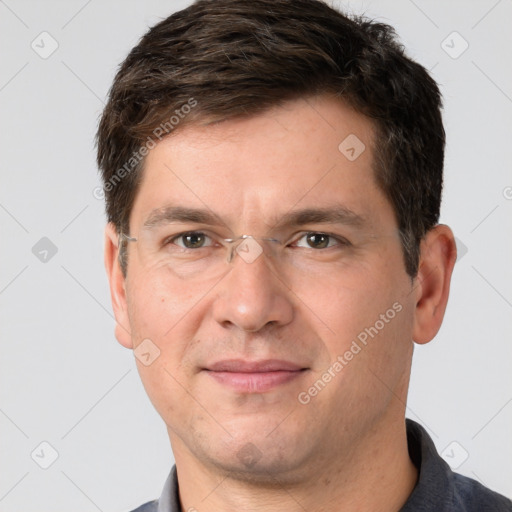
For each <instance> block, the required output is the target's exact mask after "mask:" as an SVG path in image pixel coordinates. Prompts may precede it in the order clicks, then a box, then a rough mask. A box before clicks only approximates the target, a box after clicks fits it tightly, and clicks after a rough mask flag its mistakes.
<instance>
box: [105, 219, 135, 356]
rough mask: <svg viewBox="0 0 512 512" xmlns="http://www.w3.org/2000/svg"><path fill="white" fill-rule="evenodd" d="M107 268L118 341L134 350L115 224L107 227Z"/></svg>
mask: <svg viewBox="0 0 512 512" xmlns="http://www.w3.org/2000/svg"><path fill="white" fill-rule="evenodd" d="M105 268H106V270H107V276H108V281H109V284H110V298H111V300H112V308H113V310H114V316H115V318H116V327H115V335H116V338H117V341H118V342H119V343H120V344H121V345H123V347H126V348H133V343H132V337H131V334H130V330H129V326H130V322H129V317H128V308H127V305H126V289H125V277H124V276H123V272H122V271H121V266H120V264H119V236H118V234H117V230H116V228H115V226H114V224H112V223H109V224H107V226H106V227H105Z"/></svg>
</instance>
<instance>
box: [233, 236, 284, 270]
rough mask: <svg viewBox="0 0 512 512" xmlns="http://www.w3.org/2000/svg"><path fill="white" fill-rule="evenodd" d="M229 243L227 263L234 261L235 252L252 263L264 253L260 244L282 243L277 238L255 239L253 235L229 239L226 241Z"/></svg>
mask: <svg viewBox="0 0 512 512" xmlns="http://www.w3.org/2000/svg"><path fill="white" fill-rule="evenodd" d="M224 241H225V242H227V243H228V254H227V262H228V263H231V262H232V261H233V258H234V255H235V251H237V253H238V255H239V256H240V257H241V258H242V259H243V260H244V261H245V262H246V263H252V262H253V261H254V260H256V258H258V257H259V256H260V255H261V254H262V253H263V247H262V244H261V243H258V241H260V242H265V241H266V242H277V243H281V242H280V240H277V239H276V238H255V237H253V236H251V235H242V236H240V237H238V238H228V239H225V240H224Z"/></svg>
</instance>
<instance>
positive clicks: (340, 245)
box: [119, 228, 398, 280]
mask: <svg viewBox="0 0 512 512" xmlns="http://www.w3.org/2000/svg"><path fill="white" fill-rule="evenodd" d="M397 235H398V232H396V233H392V234H384V235H376V234H360V233H359V234H357V235H355V234H351V235H350V239H349V238H348V237H345V236H341V235H340V234H334V233H329V232H323V231H303V232H300V233H295V234H294V235H292V236H291V237H289V238H288V239H286V240H279V239H277V238H274V237H255V236H252V235H241V236H238V237H236V238H223V237H221V236H219V235H217V234H216V233H213V232H211V231H210V230H202V229H201V230H191V231H181V232H177V233H176V232H172V229H171V230H169V228H167V230H155V231H154V230H152V229H143V230H142V231H141V233H139V234H138V236H137V237H133V236H130V235H127V234H125V233H120V235H119V236H120V242H124V243H127V244H135V245H136V246H137V249H136V250H137V252H138V257H139V259H140V262H141V263H142V265H144V267H146V268H150V269H153V270H159V271H162V272H170V273H171V274H172V275H174V276H176V277H178V278H180V279H187V280H207V279H211V278H215V277H220V276H222V275H223V274H225V273H227V272H228V271H229V270H230V268H231V265H232V264H233V261H234V260H235V259H236V256H239V258H240V259H241V260H242V261H243V262H244V263H245V264H252V263H254V262H255V261H257V260H259V259H260V258H261V257H265V258H267V259H269V260H270V261H271V262H272V264H273V266H274V268H275V269H276V270H279V271H280V273H282V272H286V273H290V272H292V273H293V274H294V275H297V274H302V275H304V274H307V275H310V274H315V275H317V276H319V275H320V274H325V275H326V276H329V274H330V272H332V270H333V269H337V268H342V267H343V268H346V267H347V265H351V264H356V263H357V261H358V258H359V259H360V258H361V256H362V254H363V252H364V251H365V250H366V251H368V250H369V248H370V246H371V245H372V244H375V243H377V242H378V241H379V240H381V239H382V238H385V237H389V236H397Z"/></svg>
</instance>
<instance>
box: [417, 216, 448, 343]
mask: <svg viewBox="0 0 512 512" xmlns="http://www.w3.org/2000/svg"><path fill="white" fill-rule="evenodd" d="M420 251H421V254H420V262H419V269H418V275H417V276H416V278H415V284H414V292H415V295H416V299H415V300H416V309H415V312H414V328H413V340H414V341H415V342H416V343H420V344H423V343H428V342H429V341H430V340H432V339H433V338H434V336H435V335H436V334H437V332H438V331H439V328H440V327H441V323H442V321H443V317H444V313H445V310H446V304H447V302H448V295H449V293H450V280H451V277H452V271H453V267H454V265H455V260H456V259H457V248H456V245H455V238H454V236H453V233H452V230H451V229H450V228H449V227H448V226H445V225H444V224H439V225H437V226H435V227H434V228H432V229H431V230H430V231H429V232H428V233H427V234H426V235H425V237H424V239H423V240H422V242H421V246H420Z"/></svg>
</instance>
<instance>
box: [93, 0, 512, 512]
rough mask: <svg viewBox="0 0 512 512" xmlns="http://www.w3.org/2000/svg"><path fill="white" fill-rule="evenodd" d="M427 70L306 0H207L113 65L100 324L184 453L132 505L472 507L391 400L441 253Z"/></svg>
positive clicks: (424, 322) (435, 94) (489, 503)
mask: <svg viewBox="0 0 512 512" xmlns="http://www.w3.org/2000/svg"><path fill="white" fill-rule="evenodd" d="M440 107H441V100H440V94H439V90H438V88H437V85H436V84H435V82H434V81H433V80H432V79H431V78H430V77H429V75H428V73H427V72H426V71H425V69H424V68H423V67H421V66H420V65H418V64H417V63H415V62H413V61H411V60H410V59H408V58H407V57H406V56H405V55H404V53H403V50H402V49H401V47H400V46H399V44H398V43H397V42H396V40H395V38H394V33H393V31H392V29H391V28H390V27H388V26H386V25H382V24H378V23H372V22H369V21H366V20H364V19H350V18H348V17H346V16H344V15H342V14H340V13H338V12H336V11H334V10H333V9H331V8H330V7H328V6H327V5H326V4H324V3H322V2H319V1H316V0H294V1H293V2H292V1H291V0H251V1H243V0H199V1H198V2H196V3H195V4H193V5H192V6H191V7H189V8H187V9H185V10H183V11H180V12H178V13H175V14H174V15H172V16H170V17H169V18H168V19H166V20H164V21H162V22H161V23H159V24H158V25H156V26H155V27H153V28H152V29H151V30H150V31H149V32H148V33H147V34H146V35H145V36H144V37H143V38H142V39H141V41H140V42H139V44H138V45H137V46H136V47H135V48H134V49H133V50H132V52H131V53H130V54H129V56H128V57H127V58H126V60H125V61H124V63H123V64H122V66H121V68H120V70H119V72H118V74H117V76H116V78H115V81H114V84H113V87H112V89H111V92H110V96H109V101H108V103H107V106H106V108H105V111H104V113H103V116H102V119H101V122H100V127H99V130H98V137H97V140H98V164H99V167H100V169H101V171H102V176H103V180H104V190H105V195H106V201H107V214H108V220H109V224H108V226H107V228H106V249H105V263H106V267H107V272H108V276H109V281H110V287H111V295H112V302H113V307H114V312H115V316H116V321H117V324H116V336H117V339H118V341H119V342H120V343H121V344H122V345H123V346H125V347H127V348H131V349H133V350H134V353H135V355H136V358H137V359H136V360H137V366H138V370H139V373H140V376H141V379H142V381H143V384H144V386H145V389H146V391H147V393H148V395H149V397H150V399H151V401H152V403H153V404H154V406H155V408H156V409H157V411H158V413H159V414H160V415H161V417H162V419H163V420H164V421H165V423H166V426H167V430H168V434H169V439H170V442H171V446H172V449H173V453H174V456H175V460H176V465H175V467H174V468H173V469H172V471H171V474H170V475H169V478H168V480H167V482H166V484H165V486H164V489H163V492H162V495H161V497H160V499H159V500H157V501H153V502H150V503H147V504H145V505H143V506H141V507H139V508H138V509H137V511H157V510H158V511H159V512H163V511H165V512H170V511H173V512H176V511H179V510H183V511H194V510H197V511H199V512H203V511H205V512H208V511H232V510H264V511H274V510H276V511H277V510H279V511H283V510H286V511H303V510H307V511H337V510H343V511H355V510H358V511H360V510H364V511H377V510H378V511H397V510H403V511H413V510H422V511H423V510H425V511H445V510H446V511H447V510H458V511H473V510H475V511H476V510H479V511H480V510H494V511H509V510H512V502H510V501H509V500H507V499H506V498H505V497H503V496H500V495H498V494H496V493H494V492H492V491H490V490H489V489H486V488H485V487H483V486H482V485H480V484H479V483H477V482H476V481H473V480H471V479H468V478H466V477H463V476H460V475H457V474H454V473H452V472H451V470H450V469H449V467H448V466H447V465H446V464H445V463H444V462H443V460H442V459H441V458H440V457H439V455H438V454H437V453H436V451H435V448H434V445H433V442H432V440H431V439H430V438H429V436H428V434H427V433H426V431H425V430H424V429H423V428H422V427H421V426H420V425H418V424H416V423H414V422H413V421H411V420H407V421H406V420H405V403H406V398H407V389H408V383H409V374H410V367H411V358H412V353H413V344H414V343H419V344H423V343H427V342H429V341H430V340H431V339H432V338H433V337H434V336H435V335H436V333H437V331H438V330H439V327H440V325H441V322H442V319H443V315H444V311H445V308H446V303H447V300H448V294H449V287H450V278H451V274H452V270H453V266H454V263H455V259H456V248H455V243H454V237H453V234H452V232H451V230H450V228H448V227H447V226H445V225H440V224H438V219H439V207H440V200H441V189H442V168H443V155H444V130H443V125H442V120H441V114H440Z"/></svg>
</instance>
